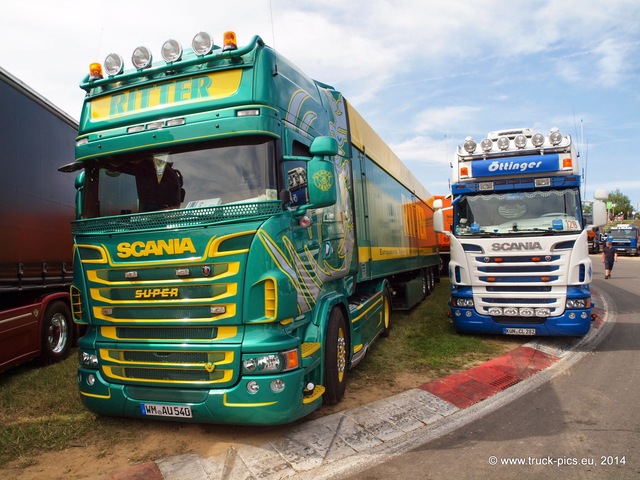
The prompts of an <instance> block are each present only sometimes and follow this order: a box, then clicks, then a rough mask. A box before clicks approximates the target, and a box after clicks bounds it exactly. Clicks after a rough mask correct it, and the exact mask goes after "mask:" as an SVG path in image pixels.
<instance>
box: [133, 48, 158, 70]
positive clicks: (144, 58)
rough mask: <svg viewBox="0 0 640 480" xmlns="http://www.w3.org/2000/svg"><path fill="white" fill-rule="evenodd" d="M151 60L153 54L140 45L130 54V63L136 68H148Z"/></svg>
mask: <svg viewBox="0 0 640 480" xmlns="http://www.w3.org/2000/svg"><path fill="white" fill-rule="evenodd" d="M152 61H153V55H151V50H149V49H148V48H147V47H143V46H140V47H138V48H136V49H135V50H134V51H133V54H132V55H131V63H133V66H134V67H136V68H137V69H138V70H142V69H144V68H149V67H150V66H151V62H152Z"/></svg>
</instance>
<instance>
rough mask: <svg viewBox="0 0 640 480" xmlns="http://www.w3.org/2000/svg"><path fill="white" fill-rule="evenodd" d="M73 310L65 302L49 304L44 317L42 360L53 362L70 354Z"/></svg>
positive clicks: (43, 361)
mask: <svg viewBox="0 0 640 480" xmlns="http://www.w3.org/2000/svg"><path fill="white" fill-rule="evenodd" d="M72 332H73V322H72V320H71V311H70V310H69V307H68V306H67V304H66V303H64V302H54V303H52V304H51V305H49V306H48V307H47V309H46V311H45V313H44V318H43V319H42V351H41V353H40V361H41V362H42V363H45V364H47V363H53V362H59V361H61V360H64V359H65V358H67V357H68V356H69V350H70V349H71V343H72V341H73V333H72Z"/></svg>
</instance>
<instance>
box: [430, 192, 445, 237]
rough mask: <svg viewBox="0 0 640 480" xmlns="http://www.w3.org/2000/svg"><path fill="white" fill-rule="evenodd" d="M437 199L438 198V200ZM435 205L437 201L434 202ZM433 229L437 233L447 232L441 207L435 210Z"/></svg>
mask: <svg viewBox="0 0 640 480" xmlns="http://www.w3.org/2000/svg"><path fill="white" fill-rule="evenodd" d="M437 201H438V200H436V202H437ZM434 207H435V203H434ZM440 207H442V205H440ZM433 229H434V230H435V231H436V232H437V233H445V232H446V230H445V228H444V212H443V211H442V208H439V209H438V210H436V211H435V212H433Z"/></svg>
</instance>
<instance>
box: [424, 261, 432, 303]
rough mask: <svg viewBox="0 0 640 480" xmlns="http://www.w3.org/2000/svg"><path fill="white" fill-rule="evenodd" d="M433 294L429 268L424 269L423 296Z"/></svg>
mask: <svg viewBox="0 0 640 480" xmlns="http://www.w3.org/2000/svg"><path fill="white" fill-rule="evenodd" d="M430 294H431V282H430V281H429V269H428V268H425V269H424V270H422V296H423V297H428V296H429V295H430Z"/></svg>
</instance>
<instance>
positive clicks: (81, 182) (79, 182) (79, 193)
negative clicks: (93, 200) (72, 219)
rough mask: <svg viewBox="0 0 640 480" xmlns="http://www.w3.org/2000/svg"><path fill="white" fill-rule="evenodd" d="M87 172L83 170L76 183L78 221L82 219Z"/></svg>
mask: <svg viewBox="0 0 640 480" xmlns="http://www.w3.org/2000/svg"><path fill="white" fill-rule="evenodd" d="M84 179H85V170H82V171H81V172H80V173H79V174H78V175H77V176H76V181H75V187H76V220H79V219H80V218H82V191H83V190H84Z"/></svg>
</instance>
